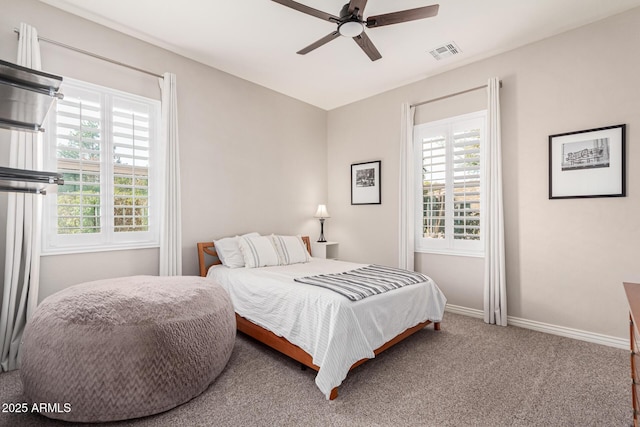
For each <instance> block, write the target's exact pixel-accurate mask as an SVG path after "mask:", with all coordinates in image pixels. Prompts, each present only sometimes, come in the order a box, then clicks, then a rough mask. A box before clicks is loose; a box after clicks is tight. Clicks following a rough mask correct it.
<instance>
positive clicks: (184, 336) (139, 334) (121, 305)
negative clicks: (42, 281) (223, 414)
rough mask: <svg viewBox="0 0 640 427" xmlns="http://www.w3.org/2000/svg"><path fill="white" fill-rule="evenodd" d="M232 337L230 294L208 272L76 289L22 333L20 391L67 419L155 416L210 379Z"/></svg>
mask: <svg viewBox="0 0 640 427" xmlns="http://www.w3.org/2000/svg"><path fill="white" fill-rule="evenodd" d="M235 334H236V324H235V315H234V311H233V307H232V304H231V300H230V298H229V296H228V295H227V293H226V291H225V290H224V289H222V287H220V286H219V285H217V284H215V283H214V282H211V281H210V280H207V279H205V278H202V277H151V276H136V277H125V278H120V279H110V280H101V281H96V282H89V283H83V284H80V285H76V286H72V287H69V288H67V289H64V290H62V291H60V292H58V293H56V294H54V295H51V296H50V297H48V298H46V299H45V300H44V301H43V302H42V303H41V304H40V306H39V307H38V309H37V310H36V312H35V314H34V316H33V318H32V319H31V321H30V322H29V323H28V325H27V327H26V329H25V331H24V335H23V342H22V350H21V351H22V354H21V368H20V376H21V379H22V384H23V387H24V394H25V396H26V397H27V399H28V400H29V401H31V402H35V403H38V404H40V403H48V404H54V405H50V406H49V407H50V408H52V409H50V410H51V411H52V412H46V413H43V415H46V416H47V417H50V418H57V419H62V420H66V421H82V422H99V421H115V420H123V419H129V418H136V417H143V416H146V415H151V414H156V413H158V412H162V411H166V410H168V409H171V408H173V407H175V406H178V405H180V404H182V403H184V402H187V401H188V400H190V399H192V398H193V397H195V396H198V395H199V394H200V393H202V392H203V391H204V390H205V389H206V388H207V387H208V386H209V384H211V382H213V380H214V379H215V378H216V377H217V376H218V375H219V374H220V372H222V370H223V369H224V367H225V365H226V364H227V362H228V360H229V357H230V356H231V352H232V350H233V345H234V341H235ZM55 404H57V405H55Z"/></svg>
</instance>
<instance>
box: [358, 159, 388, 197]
mask: <svg viewBox="0 0 640 427" xmlns="http://www.w3.org/2000/svg"><path fill="white" fill-rule="evenodd" d="M381 163H382V162H381V161H380V160H376V161H374V162H366V163H354V164H352V165H351V204H352V205H379V204H381V203H382V198H381V194H382V192H381V188H380V165H381Z"/></svg>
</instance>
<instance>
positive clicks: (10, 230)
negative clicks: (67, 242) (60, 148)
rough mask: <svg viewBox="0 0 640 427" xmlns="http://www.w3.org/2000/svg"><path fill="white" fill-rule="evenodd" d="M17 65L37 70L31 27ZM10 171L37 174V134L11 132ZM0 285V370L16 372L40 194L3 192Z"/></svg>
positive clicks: (36, 273)
mask: <svg viewBox="0 0 640 427" xmlns="http://www.w3.org/2000/svg"><path fill="white" fill-rule="evenodd" d="M16 63H17V64H18V65H22V66H24V67H28V68H33V69H35V70H41V69H42V66H41V62H40V45H39V44H38V33H37V31H36V29H35V28H33V27H31V26H29V25H27V24H24V23H23V24H20V37H19V39H18V60H17V62H16ZM9 150H10V151H9V165H8V166H9V167H12V168H18V169H31V170H42V164H43V147H42V137H41V135H40V133H39V132H36V133H31V132H24V131H11V142H10V148H9ZM7 196H8V199H7V241H6V257H5V265H4V269H5V270H4V287H3V294H2V308H1V309H0V350H1V352H0V357H1V359H0V366H1V367H2V370H3V371H9V370H12V369H17V368H19V353H20V341H21V339H22V332H23V331H24V327H25V325H26V323H27V321H28V320H29V319H30V318H31V316H32V314H33V312H34V310H35V309H36V306H37V305H38V288H39V281H40V227H41V220H42V196H41V195H37V194H23V193H8V195H7Z"/></svg>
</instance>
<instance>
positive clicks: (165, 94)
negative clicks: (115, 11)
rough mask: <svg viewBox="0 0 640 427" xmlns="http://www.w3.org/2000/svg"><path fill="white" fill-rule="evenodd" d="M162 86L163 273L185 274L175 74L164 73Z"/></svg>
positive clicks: (169, 274) (161, 250) (161, 226)
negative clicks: (183, 272) (183, 269)
mask: <svg viewBox="0 0 640 427" xmlns="http://www.w3.org/2000/svg"><path fill="white" fill-rule="evenodd" d="M160 87H161V90H162V138H161V159H162V160H161V163H160V164H161V165H164V167H163V168H162V169H161V171H162V172H161V173H162V179H163V181H164V192H163V195H162V196H163V197H162V203H161V205H162V215H161V221H160V275H161V276H180V275H182V230H181V225H182V219H181V202H180V147H179V143H178V101H177V90H176V76H175V74H172V73H164V78H162V79H160Z"/></svg>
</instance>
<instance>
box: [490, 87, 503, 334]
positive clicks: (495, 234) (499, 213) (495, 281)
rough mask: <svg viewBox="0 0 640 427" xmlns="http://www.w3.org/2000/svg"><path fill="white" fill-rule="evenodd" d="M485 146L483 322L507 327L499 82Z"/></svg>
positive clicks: (494, 90) (492, 99) (493, 93)
mask: <svg viewBox="0 0 640 427" xmlns="http://www.w3.org/2000/svg"><path fill="white" fill-rule="evenodd" d="M487 92H488V107H489V113H488V117H487V144H486V156H485V159H486V169H485V171H486V191H485V200H486V211H485V212H486V213H485V215H486V226H485V229H486V232H485V233H486V234H485V262H484V321H485V322H486V323H491V324H496V325H502V326H507V284H506V276H505V263H504V262H505V260H504V214H503V208H502V153H501V151H502V150H501V145H502V142H501V136H500V81H499V80H498V79H497V78H491V79H489V82H488V85H487Z"/></svg>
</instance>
